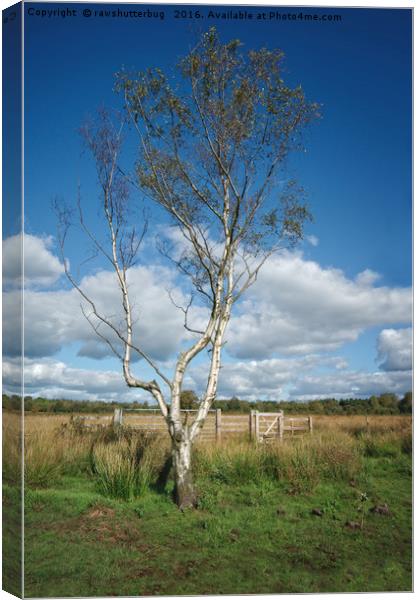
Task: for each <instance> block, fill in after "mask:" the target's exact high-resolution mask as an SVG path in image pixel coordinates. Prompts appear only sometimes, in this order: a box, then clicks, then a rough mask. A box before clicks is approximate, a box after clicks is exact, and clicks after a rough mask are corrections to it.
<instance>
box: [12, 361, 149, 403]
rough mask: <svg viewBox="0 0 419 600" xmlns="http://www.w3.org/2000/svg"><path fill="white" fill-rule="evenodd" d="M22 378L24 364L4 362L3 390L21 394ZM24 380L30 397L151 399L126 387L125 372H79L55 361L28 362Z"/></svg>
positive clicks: (118, 399)
mask: <svg viewBox="0 0 419 600" xmlns="http://www.w3.org/2000/svg"><path fill="white" fill-rule="evenodd" d="M20 377H21V361H20V360H18V359H9V360H6V361H4V363H3V386H4V389H5V390H6V391H8V392H9V393H14V392H17V393H18V392H19V390H20V387H19V385H20V383H19V382H20ZM24 377H25V394H26V395H31V396H42V397H44V398H66V399H70V400H105V401H114V400H116V401H133V400H135V399H137V400H150V396H149V395H148V394H147V393H146V392H142V391H141V390H132V389H129V388H127V386H126V385H125V382H124V379H123V377H122V373H121V372H118V371H98V370H97V371H93V370H90V369H77V368H72V367H69V366H68V365H66V364H65V363H63V362H62V361H55V360H52V359H43V360H41V361H39V360H31V359H25V362H24Z"/></svg>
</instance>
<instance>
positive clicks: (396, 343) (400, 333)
mask: <svg viewBox="0 0 419 600" xmlns="http://www.w3.org/2000/svg"><path fill="white" fill-rule="evenodd" d="M377 351H378V356H377V359H378V361H380V367H381V369H383V370H384V371H406V370H407V371H408V370H410V369H411V368H412V329H411V328H410V327H409V328H406V329H383V331H381V333H380V335H379V336H378V339H377Z"/></svg>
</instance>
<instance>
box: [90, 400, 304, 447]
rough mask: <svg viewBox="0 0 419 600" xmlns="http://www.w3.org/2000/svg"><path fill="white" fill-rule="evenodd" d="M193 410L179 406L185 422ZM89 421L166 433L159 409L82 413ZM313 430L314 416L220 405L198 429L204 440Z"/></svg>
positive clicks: (266, 437)
mask: <svg viewBox="0 0 419 600" xmlns="http://www.w3.org/2000/svg"><path fill="white" fill-rule="evenodd" d="M196 412H197V411H196V410H182V411H181V416H182V420H183V423H184V424H187V423H188V422H190V423H191V422H192V421H193V415H194V414H195V413H196ZM81 418H82V419H83V420H84V419H85V420H87V421H88V422H87V423H86V422H85V423H84V424H85V426H86V427H89V428H95V427H101V426H106V425H108V424H109V423H110V422H111V423H112V424H113V426H114V427H119V426H124V427H130V428H132V429H138V430H140V431H150V432H155V433H161V434H162V435H167V434H168V433H167V425H166V422H165V419H164V417H163V416H162V414H161V413H160V411H159V409H141V408H134V409H122V408H116V409H115V411H114V414H113V416H110V415H98V416H90V415H88V416H84V417H81ZM312 432H313V419H312V417H311V416H309V417H286V416H285V415H284V413H283V411H278V412H269V413H263V412H259V411H257V410H252V411H251V412H250V414H249V415H231V414H228V413H227V414H226V413H224V414H223V413H222V411H221V410H220V409H212V410H210V411H209V413H208V416H207V418H206V420H205V423H204V425H203V427H202V429H201V431H200V433H199V439H200V440H204V441H220V440H222V439H225V438H227V437H228V438H230V437H234V436H249V437H250V439H253V440H256V441H258V442H269V441H274V440H279V441H282V440H283V439H284V437H292V436H297V435H301V434H304V433H312Z"/></svg>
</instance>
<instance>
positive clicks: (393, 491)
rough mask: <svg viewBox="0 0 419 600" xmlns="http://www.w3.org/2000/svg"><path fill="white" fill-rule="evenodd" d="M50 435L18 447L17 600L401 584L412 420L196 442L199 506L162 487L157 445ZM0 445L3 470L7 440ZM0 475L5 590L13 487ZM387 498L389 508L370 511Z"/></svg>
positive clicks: (407, 561) (407, 577)
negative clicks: (277, 439) (21, 480)
mask: <svg viewBox="0 0 419 600" xmlns="http://www.w3.org/2000/svg"><path fill="white" fill-rule="evenodd" d="M401 425H402V424H401ZM58 433H59V435H58V434H57V430H56V427H55V426H53V424H51V426H50V429H49V430H48V431H46V430H45V427H44V428H43V429H42V435H41V434H40V433H39V432H38V430H37V429H34V433H33V434H32V435H31V436H29V437H28V443H27V447H26V453H25V458H26V473H25V474H26V484H27V485H26V489H25V595H26V596H27V597H57V596H67V597H68V596H79V597H80V596H136V595H141V596H146V595H202V594H221V593H222V594H250V593H260V594H261V593H292V592H300V593H303V592H306V593H307V592H323V593H325V592H374V591H375V592H376V591H409V590H411V587H412V580H411V538H412V531H411V512H412V507H411V500H412V499H411V478H412V460H411V434H410V430H409V424H407V427H403V428H399V429H398V430H396V429H387V430H386V429H383V428H381V429H379V428H376V430H374V431H372V430H371V431H368V430H366V429H365V428H364V429H363V430H359V431H358V430H355V429H354V431H350V430H349V429H348V430H346V431H345V430H342V429H337V428H335V429H333V428H328V429H326V430H324V431H319V432H318V433H317V434H315V435H313V436H303V437H302V438H301V439H293V440H288V441H284V443H283V444H280V445H277V446H275V445H272V446H263V445H256V446H255V445H253V444H251V443H249V442H247V441H245V440H241V441H240V440H238V441H234V442H227V443H221V444H217V445H214V444H208V445H201V446H198V447H197V448H196V451H195V453H194V471H195V477H196V482H197V487H198V489H199V505H198V508H197V509H196V510H189V511H185V512H180V511H179V510H178V509H177V508H176V506H175V505H174V504H173V500H172V487H173V484H170V483H169V484H166V486H164V485H162V477H160V476H159V474H161V472H162V471H165V470H166V467H167V462H166V458H167V452H168V447H167V444H164V443H162V442H161V440H160V439H158V438H156V437H153V436H140V435H138V434H137V433H135V432H132V431H129V430H127V431H122V432H119V434H117V435H116V434H115V433H113V432H111V431H109V432H102V433H100V434H87V433H86V432H78V431H72V430H68V431H67V430H66V431H60V432H58ZM4 452H6V454H4V456H6V458H8V460H6V464H13V457H14V454H13V452H14V448H13V445H12V444H7V445H6V447H5V450H4ZM7 452H8V453H9V454H7ZM7 475H8V472H7V470H6V473H5V478H4V481H5V485H4V490H3V502H4V516H5V527H4V531H5V535H4V541H3V544H4V563H5V565H6V567H5V568H6V571H5V577H4V584H5V585H6V589H8V590H10V591H14V590H15V588H16V584H17V582H18V579H19V577H18V575H19V573H18V572H17V571H16V569H15V568H14V567H16V565H17V564H18V551H19V544H18V543H17V542H18V540H17V538H16V534H15V533H14V531H18V523H19V519H20V517H19V510H18V508H19V506H18V505H19V489H18V487H16V481H17V479H16V478H14V477H8V476H7ZM12 475H13V472H12ZM157 490H158V491H157ZM384 504H386V505H387V506H388V509H389V511H390V514H379V513H376V512H372V511H371V509H372V508H373V507H374V506H377V505H384ZM348 523H350V524H352V525H351V526H348ZM354 524H355V525H354Z"/></svg>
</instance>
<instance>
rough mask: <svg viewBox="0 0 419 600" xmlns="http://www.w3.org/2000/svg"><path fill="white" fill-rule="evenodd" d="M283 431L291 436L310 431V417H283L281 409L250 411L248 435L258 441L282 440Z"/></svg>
mask: <svg viewBox="0 0 419 600" xmlns="http://www.w3.org/2000/svg"><path fill="white" fill-rule="evenodd" d="M285 432H288V433H289V434H290V435H291V436H293V435H295V433H296V432H298V433H312V432H313V420H312V417H285V416H284V413H283V411H279V412H275V413H273V412H272V413H261V412H259V411H257V410H252V412H251V413H250V436H251V437H252V438H253V439H255V440H257V441H258V442H268V441H273V440H279V441H280V442H282V440H283V439H284V434H285Z"/></svg>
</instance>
